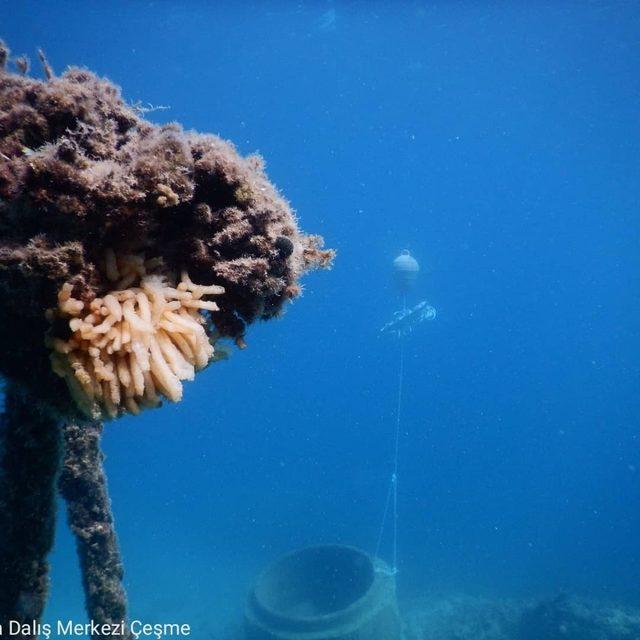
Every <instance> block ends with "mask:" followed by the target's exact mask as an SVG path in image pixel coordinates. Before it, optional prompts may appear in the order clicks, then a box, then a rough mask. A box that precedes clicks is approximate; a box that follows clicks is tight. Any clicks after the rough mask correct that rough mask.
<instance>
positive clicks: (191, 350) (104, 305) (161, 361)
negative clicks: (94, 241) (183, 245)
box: [47, 250, 224, 418]
mask: <svg viewBox="0 0 640 640" xmlns="http://www.w3.org/2000/svg"><path fill="white" fill-rule="evenodd" d="M162 266H163V263H162V260H160V259H157V258H156V259H150V260H145V258H144V257H143V256H140V255H128V256H122V257H119V256H117V255H116V254H115V253H114V252H113V251H111V250H110V251H107V253H106V256H105V261H104V272H105V275H106V277H107V279H108V280H109V281H110V282H111V283H113V289H112V290H111V291H110V292H109V293H107V294H106V295H104V296H102V297H98V298H95V299H93V300H91V301H90V302H88V303H87V302H84V301H83V300H80V299H77V298H74V297H73V295H72V293H73V286H72V285H71V284H70V283H66V284H64V285H63V286H62V287H61V289H60V291H59V293H58V304H57V307H56V308H54V309H49V310H48V311H47V317H48V319H49V320H50V321H51V322H53V321H54V320H56V319H57V320H58V321H59V320H60V319H61V318H62V319H63V321H64V322H65V323H68V330H69V331H68V332H69V336H68V337H66V338H60V337H55V336H49V337H48V338H47V343H48V346H49V347H50V348H51V349H52V353H51V364H52V367H53V370H54V372H55V373H56V374H58V375H59V376H61V377H62V378H63V379H64V380H65V381H66V383H67V386H68V388H69V390H70V392H71V395H72V397H73V399H74V401H75V403H76V404H77V406H78V408H79V409H80V410H81V411H82V412H84V413H85V414H87V415H88V416H90V417H92V418H101V417H105V418H115V417H117V416H118V415H121V414H123V413H127V412H128V413H132V414H138V413H139V412H140V410H141V409H143V408H150V407H156V406H158V405H159V404H160V402H161V400H162V398H163V397H164V398H167V399H169V400H171V401H172V402H178V401H180V400H181V399H182V381H183V380H193V378H194V376H195V373H196V371H198V370H200V369H203V368H204V367H206V366H207V364H208V363H209V362H210V361H211V360H212V359H213V358H214V346H213V344H212V341H211V340H210V339H209V336H208V335H207V332H206V329H205V326H206V318H205V316H204V314H203V311H216V310H217V309H218V306H217V305H216V303H215V302H213V301H210V300H205V299H204V298H205V297H207V296H215V295H220V294H222V293H224V289H223V288H222V287H219V286H216V285H212V286H200V285H197V284H194V283H193V282H191V280H190V279H189V276H188V275H187V274H186V273H182V275H181V277H180V281H179V282H171V277H170V276H169V275H167V274H166V273H163V271H162ZM174 280H175V279H174Z"/></svg>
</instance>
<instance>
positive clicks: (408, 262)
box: [393, 249, 420, 293]
mask: <svg viewBox="0 0 640 640" xmlns="http://www.w3.org/2000/svg"><path fill="white" fill-rule="evenodd" d="M419 271H420V265H419V264H418V261H417V260H416V259H415V258H414V257H413V256H412V255H411V254H410V253H409V250H408V249H403V250H402V252H401V253H400V255H399V256H398V257H397V258H396V259H395V260H394V261H393V276H394V279H395V281H396V286H397V287H398V289H399V290H400V293H407V292H408V291H409V289H411V286H412V285H413V283H414V282H415V281H416V278H417V277H418V272H419Z"/></svg>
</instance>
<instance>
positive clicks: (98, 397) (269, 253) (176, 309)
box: [0, 42, 333, 637]
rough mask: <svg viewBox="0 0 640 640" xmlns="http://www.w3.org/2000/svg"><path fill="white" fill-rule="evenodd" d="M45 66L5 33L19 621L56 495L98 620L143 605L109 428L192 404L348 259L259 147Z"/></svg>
mask: <svg viewBox="0 0 640 640" xmlns="http://www.w3.org/2000/svg"><path fill="white" fill-rule="evenodd" d="M39 57H40V60H41V63H42V69H43V79H37V78H33V77H30V76H29V75H28V66H29V65H28V62H27V60H26V58H24V57H21V58H16V59H14V60H11V56H10V52H9V50H8V48H7V47H6V45H5V44H4V43H2V42H0V329H1V330H0V375H1V376H2V377H3V379H4V380H5V381H6V393H5V407H4V413H3V415H2V419H1V421H0V624H2V622H4V621H5V620H9V619H12V620H19V621H25V622H28V621H31V620H38V619H39V618H40V616H41V614H42V610H43V607H44V603H45V601H46V594H47V586H48V577H47V572H48V566H47V561H46V556H47V553H48V551H49V550H50V548H51V544H52V540H53V535H54V515H55V509H54V505H55V492H56V490H57V488H59V489H60V490H61V493H62V495H63V497H64V498H65V500H66V502H67V505H68V515H69V522H70V524H71V527H72V529H73V531H74V533H75V534H76V538H77V541H78V551H79V555H80V562H81V566H82V571H83V580H84V583H85V593H86V600H87V608H88V612H89V614H90V617H91V618H92V619H94V620H96V621H104V622H112V621H117V620H118V619H122V618H124V617H126V599H125V596H124V591H123V589H122V584H121V580H122V563H121V561H120V556H119V552H118V548H117V540H116V536H115V530H114V527H113V518H112V516H111V510H110V503H109V498H108V495H107V492H106V479H105V476H104V471H103V469H102V454H101V453H100V448H99V437H100V433H101V430H102V422H103V421H105V420H110V419H115V418H118V417H119V416H121V415H123V414H134V415H135V414H137V413H139V412H140V411H142V410H144V409H148V408H153V407H157V406H159V405H160V404H161V403H162V402H163V401H165V400H168V401H172V402H177V401H179V400H180V399H181V398H182V396H183V393H184V390H183V384H184V382H185V381H188V380H191V379H193V377H194V376H195V374H196V373H197V372H198V371H201V370H202V369H204V368H205V367H207V366H208V365H209V364H210V363H211V362H214V361H215V360H216V359H219V358H220V357H223V356H224V349H223V348H222V347H221V342H220V341H221V340H223V339H225V338H227V339H231V340H233V341H234V342H235V343H236V344H237V345H238V346H240V347H243V346H244V345H245V332H246V330H247V327H248V326H249V325H250V324H251V323H252V322H255V321H256V320H268V319H270V318H274V317H276V316H278V315H280V314H281V312H282V311H283V309H284V307H285V305H286V303H287V302H288V301H290V300H291V299H293V298H295V297H297V296H298V295H299V294H300V291H301V289H300V284H299V278H300V276H302V275H303V274H304V273H305V272H306V271H308V270H310V269H314V268H318V267H320V268H322V267H328V266H329V265H330V263H331V261H332V259H333V252H332V251H330V250H324V249H322V240H321V238H320V237H318V236H314V235H306V234H304V233H303V232H302V231H301V230H300V229H299V227H298V224H297V220H296V217H295V215H294V213H293V211H292V209H291V207H290V206H289V204H288V203H287V202H286V201H285V200H284V199H283V197H282V196H281V195H280V193H279V192H278V191H277V189H276V188H275V187H274V186H273V185H272V184H271V183H270V182H269V180H268V178H267V176H266V175H265V171H264V164H263V161H262V159H261V158H260V157H259V156H257V155H252V156H248V157H243V156H241V155H240V154H239V153H238V152H237V151H236V149H235V148H234V147H233V145H232V144H230V143H229V142H227V141H224V140H222V139H221V138H219V137H217V136H215V135H205V134H200V133H195V132H188V131H184V130H183V129H182V128H181V127H180V126H179V125H178V124H167V125H162V126H161V125H157V124H153V123H151V122H149V121H148V120H146V119H145V118H144V117H143V116H144V113H143V110H141V109H139V108H136V107H135V106H131V105H129V104H127V103H126V102H125V101H124V100H123V98H122V97H121V94H120V90H119V89H118V87H116V86H115V85H114V84H112V83H111V82H110V81H108V80H105V79H101V78H99V77H97V76H96V75H95V74H93V73H91V72H90V71H87V70H85V69H80V68H75V67H71V68H69V69H67V70H66V71H65V72H64V73H63V74H61V75H60V76H56V75H55V74H54V72H53V70H52V68H51V66H50V65H49V63H48V62H47V60H46V58H45V57H44V54H42V53H41V52H40V53H39ZM11 62H13V64H14V66H15V72H14V71H11V70H10V69H9V65H10V63H11ZM28 636H29V634H28V633H25V637H28Z"/></svg>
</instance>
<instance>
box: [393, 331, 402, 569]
mask: <svg viewBox="0 0 640 640" xmlns="http://www.w3.org/2000/svg"><path fill="white" fill-rule="evenodd" d="M403 383H404V340H403V339H402V337H400V371H399V375H398V404H397V407H396V433H395V447H394V449H395V450H394V455H393V475H392V476H391V485H392V487H393V567H392V568H393V571H394V573H395V572H396V571H397V570H398V461H399V458H400V425H401V422H402V387H403Z"/></svg>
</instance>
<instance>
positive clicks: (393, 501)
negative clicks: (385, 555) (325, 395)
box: [375, 296, 407, 574]
mask: <svg viewBox="0 0 640 640" xmlns="http://www.w3.org/2000/svg"><path fill="white" fill-rule="evenodd" d="M402 309H403V311H406V310H407V298H406V296H404V298H403V303H402ZM398 340H399V341H400V366H399V370H398V398H397V404H396V425H395V434H394V446H393V473H392V474H391V479H390V481H389V489H388V490H387V499H386V501H385V505H384V513H383V515H382V524H381V526H380V532H379V534H378V542H377V544H376V552H375V555H376V557H377V556H378V553H379V551H380V546H381V545H382V536H383V535H384V530H385V527H386V523H387V517H388V514H389V507H390V506H391V505H393V525H392V526H393V529H392V556H391V557H392V567H391V571H392V573H394V574H395V573H397V571H398V463H399V458H400V434H401V424H402V391H403V385H404V340H403V337H402V336H399V337H398Z"/></svg>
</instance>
